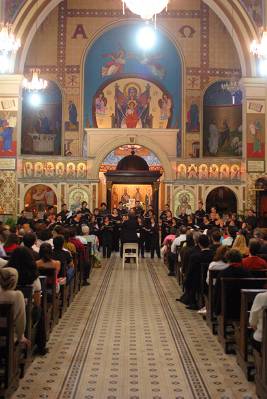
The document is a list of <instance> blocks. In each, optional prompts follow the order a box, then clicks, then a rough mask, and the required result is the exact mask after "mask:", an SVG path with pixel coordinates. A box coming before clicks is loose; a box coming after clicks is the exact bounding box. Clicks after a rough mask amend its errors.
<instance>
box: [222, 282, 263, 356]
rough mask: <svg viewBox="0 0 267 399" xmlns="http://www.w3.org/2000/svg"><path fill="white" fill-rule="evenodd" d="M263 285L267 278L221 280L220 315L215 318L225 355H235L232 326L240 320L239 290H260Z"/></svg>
mask: <svg viewBox="0 0 267 399" xmlns="http://www.w3.org/2000/svg"><path fill="white" fill-rule="evenodd" d="M265 284H267V278H222V279H221V314H220V315H219V316H218V317H217V318H218V340H219V342H220V343H221V345H222V347H223V349H224V351H225V353H235V336H234V324H236V323H239V320H240V307H241V289H255V288H256V289H261V288H263V287H264V285H265ZM229 298H231V300H229ZM233 304H234V306H233Z"/></svg>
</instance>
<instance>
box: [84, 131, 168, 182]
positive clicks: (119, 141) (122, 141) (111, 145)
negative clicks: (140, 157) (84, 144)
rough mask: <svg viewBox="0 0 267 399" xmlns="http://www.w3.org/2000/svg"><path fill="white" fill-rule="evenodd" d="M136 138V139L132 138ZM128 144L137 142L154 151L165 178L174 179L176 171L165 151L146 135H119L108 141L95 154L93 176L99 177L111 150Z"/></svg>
mask: <svg viewBox="0 0 267 399" xmlns="http://www.w3.org/2000/svg"><path fill="white" fill-rule="evenodd" d="M132 139H134V140H132ZM133 141H134V142H133ZM126 144H130V145H131V144H137V145H140V146H143V147H146V148H147V149H149V150H150V151H152V152H153V153H154V154H155V155H156V156H157V157H158V159H159V160H160V162H161V165H162V168H163V170H164V180H165V181H168V180H169V181H171V180H173V178H174V177H175V176H174V171H173V170H172V167H171V163H170V161H169V159H168V157H167V155H166V154H165V152H164V151H162V149H161V148H160V146H159V145H158V144H156V143H155V142H154V141H153V140H152V139H150V138H148V137H145V136H138V137H134V138H133V137H129V136H126V137H125V136H124V137H117V138H116V139H112V140H110V141H108V142H107V143H106V144H105V145H104V146H102V147H101V149H100V151H98V153H97V154H96V155H95V158H94V162H93V167H92V176H93V178H94V179H96V180H97V179H98V178H99V170H100V167H101V164H102V163H103V160H104V159H105V158H106V156H107V155H108V154H109V153H111V151H113V150H115V149H116V148H118V147H120V146H123V145H126Z"/></svg>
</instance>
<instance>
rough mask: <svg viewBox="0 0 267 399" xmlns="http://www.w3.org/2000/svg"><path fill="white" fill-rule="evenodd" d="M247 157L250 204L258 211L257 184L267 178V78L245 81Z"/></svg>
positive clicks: (247, 193)
mask: <svg viewBox="0 0 267 399" xmlns="http://www.w3.org/2000/svg"><path fill="white" fill-rule="evenodd" d="M241 85H242V88H243V156H244V159H246V164H245V165H244V170H245V171H246V173H247V183H248V184H247V187H246V204H249V205H250V206H252V207H254V208H255V205H256V203H255V201H256V192H255V181H256V180H257V179H258V178H259V176H262V175H264V174H266V165H267V162H266V161H267V140H266V133H265V132H266V126H267V111H266V109H267V108H266V107H267V78H266V77H264V78H261V77H257V78H242V79H241Z"/></svg>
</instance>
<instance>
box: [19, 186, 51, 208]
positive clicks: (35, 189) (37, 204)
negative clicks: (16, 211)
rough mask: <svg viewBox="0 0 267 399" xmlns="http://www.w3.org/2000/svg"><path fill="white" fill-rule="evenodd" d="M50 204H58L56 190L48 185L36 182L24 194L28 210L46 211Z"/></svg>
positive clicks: (25, 205) (25, 206)
mask: <svg viewBox="0 0 267 399" xmlns="http://www.w3.org/2000/svg"><path fill="white" fill-rule="evenodd" d="M48 206H57V196H56V193H55V191H54V190H53V189H52V188H51V187H50V186H48V185H45V184H35V185H33V186H31V187H30V188H28V190H27V191H26V193H25V195H24V209H25V210H26V211H28V212H32V211H37V212H41V213H42V212H44V211H45V210H46V209H47V207H48Z"/></svg>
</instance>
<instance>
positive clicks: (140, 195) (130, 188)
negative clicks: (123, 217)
mask: <svg viewBox="0 0 267 399" xmlns="http://www.w3.org/2000/svg"><path fill="white" fill-rule="evenodd" d="M120 201H122V202H123V204H125V205H126V206H128V207H129V208H133V207H134V206H135V201H140V202H141V205H142V206H143V208H144V209H147V207H148V205H150V204H151V203H152V187H151V185H149V184H140V185H136V184H127V186H126V185H124V184H113V186H112V195H111V206H112V207H118V204H119V202H120Z"/></svg>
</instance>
